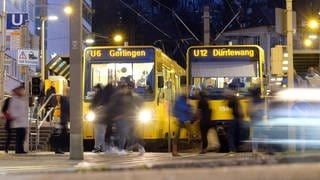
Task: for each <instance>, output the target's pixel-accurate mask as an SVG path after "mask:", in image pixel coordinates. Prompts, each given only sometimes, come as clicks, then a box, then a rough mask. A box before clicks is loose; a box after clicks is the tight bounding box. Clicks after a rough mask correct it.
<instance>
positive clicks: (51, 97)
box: [45, 81, 58, 122]
mask: <svg viewBox="0 0 320 180" xmlns="http://www.w3.org/2000/svg"><path fill="white" fill-rule="evenodd" d="M55 95H56V84H55V82H54V81H51V84H50V87H49V88H48V89H47V91H46V97H45V100H46V101H48V103H47V105H46V114H48V113H49V112H50V110H51V109H52V108H53V110H51V112H50V116H49V118H48V119H47V121H48V122H49V121H51V120H52V117H53V115H54V108H55V107H56V106H57V105H58V101H57V97H56V96H55Z"/></svg>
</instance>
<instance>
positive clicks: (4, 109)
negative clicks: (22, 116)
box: [1, 97, 13, 153]
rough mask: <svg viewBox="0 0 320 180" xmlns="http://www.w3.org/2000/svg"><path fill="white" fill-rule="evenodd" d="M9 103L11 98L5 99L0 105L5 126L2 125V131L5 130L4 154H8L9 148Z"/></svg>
mask: <svg viewBox="0 0 320 180" xmlns="http://www.w3.org/2000/svg"><path fill="white" fill-rule="evenodd" d="M10 101H11V97H7V98H6V99H5V100H4V103H3V105H2V108H1V112H2V114H3V116H4V119H5V121H6V122H5V125H4V129H5V130H6V143H5V146H4V151H5V153H8V151H9V146H10V141H11V135H12V121H13V119H12V116H11V115H10V113H9V111H8V110H9V105H10Z"/></svg>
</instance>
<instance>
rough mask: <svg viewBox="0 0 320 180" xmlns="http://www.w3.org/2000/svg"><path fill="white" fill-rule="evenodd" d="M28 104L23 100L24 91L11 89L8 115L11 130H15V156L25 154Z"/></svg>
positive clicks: (22, 89) (18, 88)
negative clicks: (10, 119)
mask: <svg viewBox="0 0 320 180" xmlns="http://www.w3.org/2000/svg"><path fill="white" fill-rule="evenodd" d="M27 107H28V104H27V100H26V98H25V89H24V87H23V86H19V87H17V88H15V89H13V94H12V98H11V100H10V104H9V109H8V111H9V114H10V116H11V117H12V119H13V120H12V128H15V130H16V149H15V153H16V154H24V153H27V152H25V151H24V148H23V145H24V141H25V138H26V133H27V128H28V127H29V122H28V108H27Z"/></svg>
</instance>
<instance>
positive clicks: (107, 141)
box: [99, 83, 116, 151]
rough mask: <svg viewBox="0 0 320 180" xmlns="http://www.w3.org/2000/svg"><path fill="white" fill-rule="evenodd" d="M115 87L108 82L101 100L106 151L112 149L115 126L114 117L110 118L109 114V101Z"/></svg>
mask: <svg viewBox="0 0 320 180" xmlns="http://www.w3.org/2000/svg"><path fill="white" fill-rule="evenodd" d="M115 91H116V90H115V88H114V87H113V85H112V84H111V83H109V84H107V85H106V87H105V88H104V89H103V90H102V97H101V98H102V99H101V100H102V102H101V106H102V108H103V109H102V112H101V113H103V114H101V115H99V116H101V117H100V118H101V123H103V124H105V125H106V126H107V127H106V131H105V139H104V144H105V148H104V149H103V150H105V151H110V150H111V144H112V142H111V137H112V127H113V120H112V118H110V117H109V116H108V108H109V106H108V105H109V103H110V99H111V96H112V95H113V94H114V92H115Z"/></svg>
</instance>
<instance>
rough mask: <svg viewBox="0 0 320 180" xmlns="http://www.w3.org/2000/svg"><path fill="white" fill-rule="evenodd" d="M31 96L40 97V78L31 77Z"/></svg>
mask: <svg viewBox="0 0 320 180" xmlns="http://www.w3.org/2000/svg"><path fill="white" fill-rule="evenodd" d="M31 94H32V96H40V94H41V79H40V77H32V80H31Z"/></svg>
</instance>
